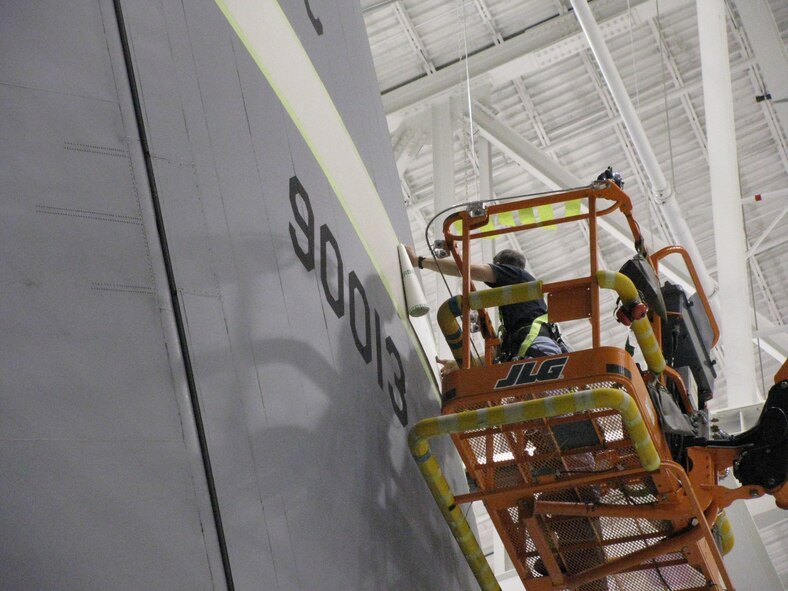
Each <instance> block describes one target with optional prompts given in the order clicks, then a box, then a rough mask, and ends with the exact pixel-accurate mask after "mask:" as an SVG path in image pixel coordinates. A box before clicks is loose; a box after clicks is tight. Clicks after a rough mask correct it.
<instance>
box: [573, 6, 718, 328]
mask: <svg viewBox="0 0 788 591" xmlns="http://www.w3.org/2000/svg"><path fill="white" fill-rule="evenodd" d="M571 1H572V7H573V8H574V12H575V16H576V17H577V19H578V21H579V22H580V25H581V26H582V28H583V31H584V32H585V34H586V36H587V37H588V41H589V44H590V45H591V50H592V51H593V52H594V56H595V57H596V60H597V63H598V64H599V69H600V70H601V71H602V75H603V76H604V77H605V81H606V82H607V85H608V88H609V89H610V92H611V94H612V95H613V99H614V100H615V101H616V106H617V107H618V110H619V111H620V112H621V116H622V117H623V119H624V124H625V125H626V127H627V131H629V135H630V137H631V138H632V141H633V142H634V144H635V148H636V149H637V151H638V154H640V160H641V161H642V162H643V166H644V168H645V169H646V174H648V176H649V180H650V182H651V189H652V192H653V195H654V198H655V199H656V200H657V203H658V204H659V205H660V206H661V209H662V212H663V215H664V217H665V221H666V222H667V224H668V227H669V228H670V231H671V233H672V234H673V235H674V237H675V238H676V240H677V241H678V242H679V244H681V245H682V246H683V247H684V248H685V249H686V250H687V252H688V253H689V255H690V258H692V261H693V263H694V265H695V269H696V271H697V272H698V277H699V278H700V281H701V283H702V284H703V289H704V290H705V291H706V293H707V294H709V303H710V304H711V306H712V310H713V311H715V314H716V312H717V308H718V307H719V306H718V305H715V304H716V298H715V294H716V287H715V285H714V281H713V280H712V279H711V276H710V275H709V273H708V271H707V270H706V265H705V264H704V261H703V257H702V256H701V254H700V251H699V250H698V246H697V244H696V243H695V239H694V237H693V235H692V232H691V231H690V229H689V226H688V225H687V222H686V220H685V219H684V216H683V214H682V213H681V209H680V208H679V205H678V202H677V201H676V196H675V194H674V193H673V189H672V187H671V186H670V185H669V184H668V181H667V179H666V178H665V175H664V174H663V172H662V169H661V167H660V165H659V162H658V161H657V157H656V155H655V154H654V150H653V149H652V148H651V144H650V143H649V141H648V137H647V136H646V132H645V130H644V129H643V124H642V123H641V122H640V119H639V118H638V116H637V113H636V112H635V107H634V105H633V104H632V101H631V100H630V98H629V95H628V94H627V90H626V88H625V87H624V82H623V81H622V80H621V76H620V75H619V73H618V69H617V68H616V65H615V64H614V63H613V58H612V56H611V55H610V51H609V50H608V48H607V45H606V44H605V39H604V36H603V35H602V32H601V30H600V28H599V25H597V23H596V21H595V20H594V17H593V15H592V14H591V9H590V8H589V7H588V3H587V2H586V0H571ZM726 55H727V54H726Z"/></svg>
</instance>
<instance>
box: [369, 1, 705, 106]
mask: <svg viewBox="0 0 788 591" xmlns="http://www.w3.org/2000/svg"><path fill="white" fill-rule="evenodd" d="M690 1H691V0H659V10H660V13H661V14H668V13H670V12H673V11H675V10H679V9H680V8H683V7H685V6H687V5H689V3H690ZM657 2H658V0H644V1H643V2H637V0H632V7H631V18H632V21H633V22H635V23H638V22H645V21H647V20H650V19H652V18H655V17H656V15H657ZM619 4H620V3H618V2H616V1H615V0H596V2H594V9H595V11H598V12H600V13H605V14H609V13H611V12H612V11H613V10H615V7H616V6H618V5H619ZM629 23H630V13H629V12H626V11H624V12H620V13H618V14H616V15H614V16H613V17H612V18H609V19H608V20H606V21H604V22H603V24H602V29H603V35H605V36H606V37H612V36H614V35H618V34H619V33H620V32H621V31H626V30H627V28H628V27H629ZM557 37H558V38H559V39H560V40H559V41H555V39H556V38H557ZM586 47H587V42H586V41H585V37H584V35H583V33H582V32H581V31H580V29H579V27H578V25H577V22H576V21H575V18H574V17H573V16H572V15H571V14H568V13H567V14H563V15H560V16H557V17H555V18H554V19H551V20H550V21H548V22H546V23H543V24H540V25H537V26H535V27H532V28H531V29H529V30H528V31H525V32H524V33H521V34H520V35H517V36H516V37H513V38H511V39H509V40H507V41H504V42H503V43H500V44H498V45H494V46H493V47H490V48H489V49H485V50H484V51H480V52H479V53H477V54H475V55H472V56H471V57H470V58H469V59H468V71H469V74H470V79H471V84H472V85H475V84H484V83H487V82H491V81H492V82H493V83H495V84H502V83H503V82H506V81H509V80H513V79H515V78H517V77H520V76H523V75H524V74H527V73H528V72H534V71H537V70H540V69H542V68H545V67H547V66H549V65H552V64H554V63H556V62H558V61H561V60H563V59H566V58H567V57H570V56H572V55H575V54H576V53H577V52H579V51H582V50H584V49H586ZM464 78H465V62H464V61H460V62H456V63H454V64H451V65H449V66H446V67H444V68H440V69H439V70H437V71H436V72H435V73H433V74H431V75H428V76H425V77H423V78H420V79H419V80H416V81H415V82H411V83H410V84H406V85H404V86H401V87H399V88H396V89H393V90H389V91H384V92H383V107H384V110H385V112H386V115H393V114H395V113H399V112H400V111H404V110H406V109H407V110H411V109H413V110H415V109H419V108H425V107H427V106H428V105H429V104H430V103H431V102H433V101H434V100H437V99H439V98H441V97H445V96H449V95H451V94H453V93H455V92H457V80H461V79H464Z"/></svg>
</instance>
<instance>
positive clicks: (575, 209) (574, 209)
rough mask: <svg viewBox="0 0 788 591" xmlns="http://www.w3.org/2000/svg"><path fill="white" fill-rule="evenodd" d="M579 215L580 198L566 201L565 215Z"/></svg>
mask: <svg viewBox="0 0 788 591" xmlns="http://www.w3.org/2000/svg"><path fill="white" fill-rule="evenodd" d="M574 215H580V199H572V200H571V201H567V202H566V217H572V216H574Z"/></svg>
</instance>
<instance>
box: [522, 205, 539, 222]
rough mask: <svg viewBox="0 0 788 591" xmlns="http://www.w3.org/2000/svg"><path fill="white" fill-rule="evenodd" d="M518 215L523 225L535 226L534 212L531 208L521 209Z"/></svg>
mask: <svg viewBox="0 0 788 591" xmlns="http://www.w3.org/2000/svg"><path fill="white" fill-rule="evenodd" d="M517 215H518V216H519V217H520V223H521V224H535V223H536V218H535V217H534V210H533V209H532V208H530V207H526V208H523V209H519V210H518V211H517Z"/></svg>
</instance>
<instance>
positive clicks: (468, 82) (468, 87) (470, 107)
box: [458, 0, 479, 201]
mask: <svg viewBox="0 0 788 591" xmlns="http://www.w3.org/2000/svg"><path fill="white" fill-rule="evenodd" d="M458 2H460V4H462V42H463V54H464V56H463V57H464V59H465V94H466V97H467V99H468V135H469V142H470V148H471V158H470V165H471V167H472V168H473V178H474V184H475V188H476V196H477V197H478V196H479V173H478V171H477V170H476V167H475V166H474V163H473V160H474V159H475V158H476V142H475V140H474V137H473V135H474V134H473V99H472V98H471V70H470V66H469V65H468V23H467V19H466V18H465V0H458ZM466 186H467V184H466ZM465 198H466V201H467V199H468V195H467V192H466V195H465Z"/></svg>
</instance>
